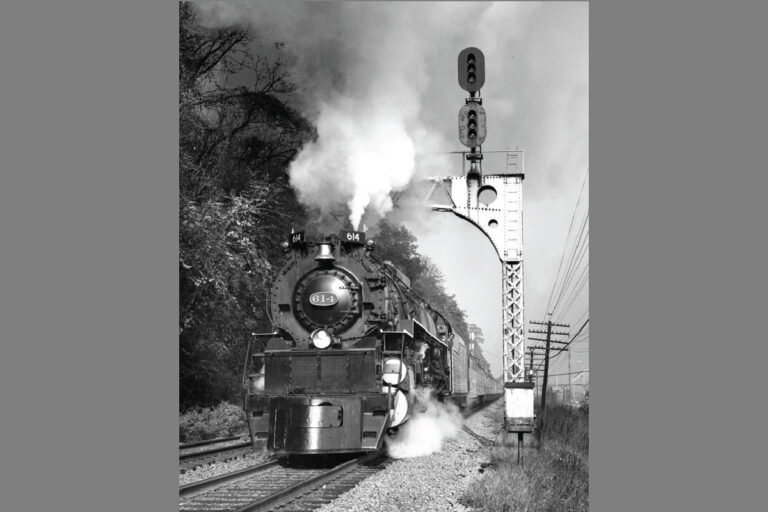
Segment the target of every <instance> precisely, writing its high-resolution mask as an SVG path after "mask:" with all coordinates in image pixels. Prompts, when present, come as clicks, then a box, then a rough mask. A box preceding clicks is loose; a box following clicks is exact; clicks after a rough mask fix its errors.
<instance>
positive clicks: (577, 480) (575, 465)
mask: <svg viewBox="0 0 768 512" xmlns="http://www.w3.org/2000/svg"><path fill="white" fill-rule="evenodd" d="M540 427H541V433H542V437H541V443H540V444H538V443H537V442H536V440H535V438H533V437H532V436H526V437H527V438H528V439H527V441H528V442H531V441H532V442H533V445H532V446H530V447H529V446H528V445H527V444H526V449H525V452H524V463H523V465H522V466H518V465H517V447H516V446H497V447H495V448H494V450H493V451H492V454H491V461H490V465H489V466H488V467H487V469H486V470H485V473H484V475H483V478H482V479H481V480H480V482H479V483H478V484H477V485H475V486H473V488H472V489H471V490H470V491H468V493H467V494H466V495H465V496H463V497H462V499H461V502H462V504H464V505H466V506H468V507H472V508H475V509H480V510H488V511H493V512H587V511H588V510H589V466H588V459H589V456H588V451H589V414H588V411H587V410H579V409H572V408H570V407H567V406H564V405H553V406H551V407H547V414H546V419H545V421H544V423H543V424H542V425H540ZM534 445H535V446H534Z"/></svg>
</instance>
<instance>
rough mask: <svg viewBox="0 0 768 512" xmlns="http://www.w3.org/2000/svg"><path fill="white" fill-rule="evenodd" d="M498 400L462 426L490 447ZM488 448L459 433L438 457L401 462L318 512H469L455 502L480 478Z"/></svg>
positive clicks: (499, 414) (499, 407)
mask: <svg viewBox="0 0 768 512" xmlns="http://www.w3.org/2000/svg"><path fill="white" fill-rule="evenodd" d="M503 403H504V402H503V400H497V401H496V402H495V403H493V404H491V405H489V406H487V407H486V408H484V409H483V410H481V411H479V412H477V413H475V414H474V415H472V416H471V417H470V418H468V419H467V420H466V421H465V422H464V425H465V426H467V427H469V428H470V429H471V430H472V431H474V432H475V433H476V434H478V435H480V436H482V437H484V438H486V439H488V440H489V441H493V440H494V439H495V438H496V435H497V434H498V433H499V430H500V429H501V421H502V412H503ZM489 450H490V448H489V447H487V446H484V445H483V443H481V442H480V441H479V440H478V439H476V438H474V437H473V436H471V435H470V434H468V433H467V432H464V431H460V432H459V433H458V434H457V435H456V436H455V437H454V438H452V439H449V440H447V441H445V443H444V444H443V448H442V450H441V451H440V452H438V453H433V454H431V455H426V456H422V457H415V458H409V459H400V460H397V461H395V462H394V463H392V464H391V465H390V466H389V467H387V468H386V469H385V470H383V471H382V472H380V473H377V474H376V475H374V476H372V477H370V478H368V479H366V480H365V481H363V482H361V483H360V484H359V485H358V486H357V487H355V488H354V489H351V490H350V491H348V492H346V493H344V494H342V495H341V496H339V497H338V498H337V499H336V500H334V501H333V502H332V503H329V504H327V505H324V506H323V507H321V508H319V509H317V510H319V511H320V512H348V511H365V512H378V511H381V512H391V511H393V510H397V511H417V510H418V511H421V510H454V511H467V510H471V509H469V508H467V507H465V506H463V505H461V504H460V503H459V502H458V500H459V498H460V497H461V496H462V495H463V494H464V493H465V492H466V491H467V490H468V489H469V488H470V486H471V485H472V483H473V482H475V481H476V480H478V479H479V478H480V477H481V476H482V473H481V469H482V466H481V464H483V463H487V462H488V461H489V460H490V452H489Z"/></svg>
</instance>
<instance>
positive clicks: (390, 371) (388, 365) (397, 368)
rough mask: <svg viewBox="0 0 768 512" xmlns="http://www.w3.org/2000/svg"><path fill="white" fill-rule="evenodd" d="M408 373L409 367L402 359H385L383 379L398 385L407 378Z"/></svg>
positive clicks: (387, 382)
mask: <svg viewBox="0 0 768 512" xmlns="http://www.w3.org/2000/svg"><path fill="white" fill-rule="evenodd" d="M407 374H408V369H407V368H406V367H405V365H404V364H403V362H402V361H400V360H399V359H396V358H392V359H387V360H386V361H384V374H383V375H382V377H381V380H383V381H384V382H385V383H386V384H389V385H390V386H397V385H398V384H400V383H401V382H403V381H404V380H405V377H406V375H407Z"/></svg>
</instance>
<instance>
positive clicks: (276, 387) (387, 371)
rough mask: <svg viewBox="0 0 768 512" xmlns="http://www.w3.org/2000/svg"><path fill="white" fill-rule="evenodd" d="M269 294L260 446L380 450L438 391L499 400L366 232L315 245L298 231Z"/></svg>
mask: <svg viewBox="0 0 768 512" xmlns="http://www.w3.org/2000/svg"><path fill="white" fill-rule="evenodd" d="M283 248H284V250H285V252H286V255H287V263H286V264H285V266H284V267H283V268H282V269H281V271H280V272H279V275H278V277H277V279H276V280H275V282H274V284H273V286H272V289H271V292H270V304H269V305H268V310H269V311H270V313H271V320H272V322H273V325H274V328H275V329H274V330H275V332H274V333H273V334H272V335H270V336H268V337H266V338H260V340H261V341H257V342H256V343H255V347H254V348H253V350H251V347H249V351H248V352H249V353H248V355H247V361H246V377H247V379H246V382H245V383H244V384H245V386H246V389H247V392H246V396H245V403H244V407H245V411H246V414H247V417H248V428H249V431H250V435H251V440H252V442H253V444H254V447H256V446H258V445H260V444H263V443H264V442H266V446H267V449H269V450H270V451H275V452H280V453H294V454H315V453H339V452H365V451H378V450H380V449H382V447H383V441H384V435H385V434H386V433H387V432H388V431H389V430H390V429H393V428H396V427H398V426H400V425H402V424H403V423H405V422H406V421H407V420H408V419H409V417H410V416H411V415H412V414H413V412H414V407H415V395H416V393H415V391H417V390H418V389H424V388H428V389H431V390H432V391H433V392H434V393H435V395H436V396H438V397H439V398H440V399H444V398H446V397H450V398H451V399H453V400H454V401H456V402H457V403H458V404H459V405H460V406H472V405H475V404H477V403H480V402H483V401H487V400H489V399H492V398H496V397H498V396H500V395H501V384H500V383H499V382H498V381H496V380H495V379H493V378H492V377H491V375H490V374H488V373H487V372H486V371H484V370H483V369H482V368H480V367H479V366H478V365H477V364H476V362H475V360H474V358H473V357H471V356H470V355H469V351H468V350H467V345H466V343H465V342H464V340H463V339H461V337H460V336H458V334H456V333H455V332H454V331H453V330H452V328H451V325H450V324H449V323H448V321H447V320H446V319H445V317H444V316H443V315H441V314H440V313H439V312H437V311H435V310H433V309H432V308H431V307H430V306H429V304H427V303H426V301H424V300H423V299H421V298H420V297H419V296H418V295H416V293H415V292H414V291H413V290H412V289H411V288H410V281H409V279H408V278H407V277H406V276H405V275H403V274H402V272H400V271H399V270H398V269H396V268H395V267H394V266H392V265H390V264H388V263H385V262H380V261H378V260H377V259H376V257H375V255H374V252H375V251H374V248H375V243H374V241H373V240H367V241H366V237H365V233H362V232H358V231H342V232H341V233H340V234H339V236H338V237H336V236H328V237H325V238H323V239H322V241H319V242H309V241H307V240H306V239H305V236H304V233H301V232H300V233H291V235H290V238H289V240H288V241H286V242H284V243H283Z"/></svg>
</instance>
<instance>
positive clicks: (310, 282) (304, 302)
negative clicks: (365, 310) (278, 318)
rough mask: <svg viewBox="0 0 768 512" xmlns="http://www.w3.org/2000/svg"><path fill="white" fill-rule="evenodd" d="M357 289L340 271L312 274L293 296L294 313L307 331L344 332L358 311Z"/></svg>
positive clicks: (303, 281) (302, 282)
mask: <svg viewBox="0 0 768 512" xmlns="http://www.w3.org/2000/svg"><path fill="white" fill-rule="evenodd" d="M357 289H359V288H358V287H356V286H355V283H354V282H353V281H352V279H351V278H350V277H349V276H348V275H347V274H345V273H344V272H342V271H340V270H330V271H328V270H324V271H313V272H311V273H309V274H308V275H307V276H306V277H305V278H304V279H302V280H301V281H300V282H299V284H298V286H297V287H296V292H295V294H294V309H295V311H296V314H297V316H298V319H299V321H300V322H301V323H302V324H303V325H304V327H306V328H307V329H314V328H317V327H331V328H333V329H334V330H335V331H336V332H340V331H343V330H345V329H347V328H348V327H349V326H350V325H351V324H352V323H354V321H355V319H356V318H357V313H358V311H359V306H358V304H359V300H358V292H357Z"/></svg>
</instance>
